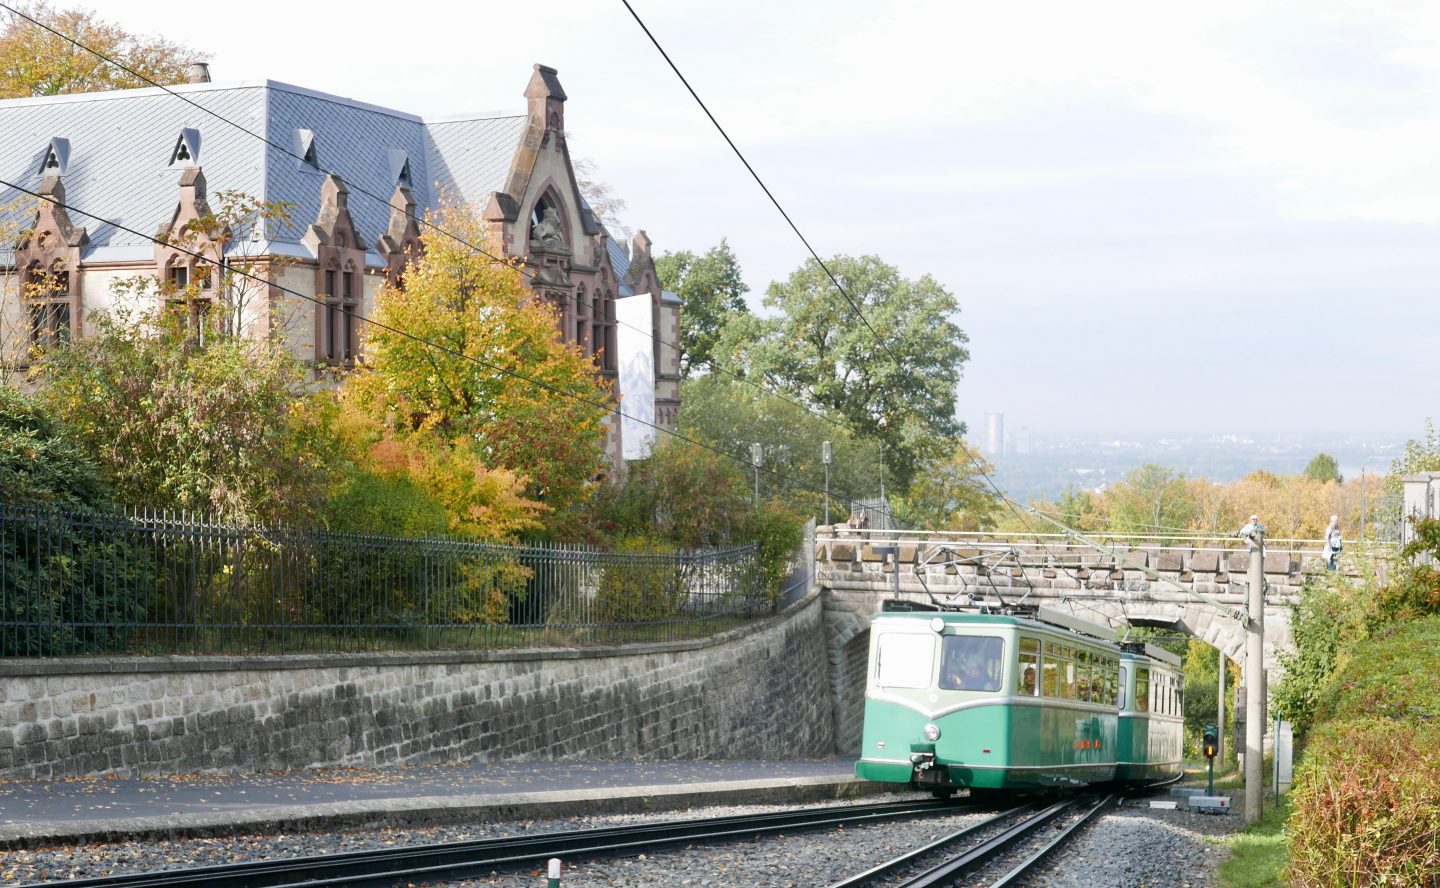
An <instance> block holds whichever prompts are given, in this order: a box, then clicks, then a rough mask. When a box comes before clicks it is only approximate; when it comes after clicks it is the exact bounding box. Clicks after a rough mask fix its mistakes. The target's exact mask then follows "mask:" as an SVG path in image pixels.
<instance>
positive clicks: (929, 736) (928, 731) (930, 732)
mask: <svg viewBox="0 0 1440 888" xmlns="http://www.w3.org/2000/svg"><path fill="white" fill-rule="evenodd" d="M925 739H926V740H929V741H930V742H931V743H934V742H935V741H936V740H939V739H940V726H939V725H937V724H934V723H931V724H928V725H926V726H925Z"/></svg>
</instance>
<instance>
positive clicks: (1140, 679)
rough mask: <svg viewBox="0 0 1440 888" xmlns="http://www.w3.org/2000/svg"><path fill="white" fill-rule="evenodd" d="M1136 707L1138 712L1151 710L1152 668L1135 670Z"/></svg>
mask: <svg viewBox="0 0 1440 888" xmlns="http://www.w3.org/2000/svg"><path fill="white" fill-rule="evenodd" d="M1135 709H1136V711H1138V712H1149V711H1150V670H1149V669H1136V670H1135Z"/></svg>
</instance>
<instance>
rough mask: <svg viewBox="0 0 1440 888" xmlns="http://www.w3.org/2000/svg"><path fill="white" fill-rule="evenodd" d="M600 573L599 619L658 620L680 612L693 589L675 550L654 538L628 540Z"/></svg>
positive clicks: (637, 621) (630, 621) (638, 621)
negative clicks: (686, 582)
mask: <svg viewBox="0 0 1440 888" xmlns="http://www.w3.org/2000/svg"><path fill="white" fill-rule="evenodd" d="M614 554H615V560H613V561H611V562H610V563H608V564H606V565H605V568H604V570H603V571H602V573H601V574H600V587H599V589H598V590H597V591H596V593H595V620H596V621H598V622H601V623H656V622H660V621H662V620H668V619H670V618H672V617H674V616H675V615H676V614H678V613H679V612H680V608H681V607H682V606H683V605H684V604H685V599H686V596H687V595H688V592H689V590H688V589H687V588H686V584H685V576H684V571H683V570H682V569H681V567H680V565H679V562H678V561H677V560H676V559H675V558H674V557H673V555H674V554H675V551H674V549H673V547H672V548H665V547H662V546H660V545H659V544H657V543H656V542H655V541H654V540H650V539H645V538H639V539H630V540H625V541H623V542H621V543H620V545H618V546H616V547H615V553H614Z"/></svg>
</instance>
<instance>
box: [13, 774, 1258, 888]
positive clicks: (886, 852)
mask: <svg viewBox="0 0 1440 888" xmlns="http://www.w3.org/2000/svg"><path fill="white" fill-rule="evenodd" d="M915 797H916V796H913V795H895V796H871V797H868V798H866V799H864V800H861V801H859V802H858V803H870V802H877V801H882V800H885V799H887V798H894V799H899V798H915ZM1143 804H1144V803H1138V804H1137V803H1127V805H1126V806H1125V807H1122V808H1117V809H1114V810H1112V811H1110V812H1107V813H1103V814H1101V815H1100V816H1098V817H1097V819H1096V820H1095V821H1094V822H1092V824H1091V825H1090V826H1089V827H1087V828H1086V830H1085V831H1084V832H1083V833H1082V834H1081V835H1080V836H1078V837H1077V838H1076V839H1075V840H1074V841H1072V842H1071V843H1070V844H1069V845H1068V846H1067V847H1066V849H1065V850H1064V851H1063V852H1062V854H1061V856H1060V858H1059V859H1058V860H1057V861H1056V862H1054V863H1052V864H1050V865H1048V866H1047V867H1045V868H1044V869H1042V870H1041V871H1040V872H1038V873H1036V874H1035V875H1034V877H1033V878H1032V879H1031V882H1030V883H1031V884H1032V885H1053V886H1060V888H1082V886H1095V888H1123V886H1151V888H1159V886H1172V885H1173V886H1205V885H1212V884H1214V870H1215V867H1216V866H1218V865H1219V863H1220V861H1222V860H1224V859H1225V857H1226V856H1227V851H1226V849H1225V847H1224V846H1223V845H1221V844H1219V843H1218V842H1216V841H1215V840H1214V839H1215V838H1216V837H1217V836H1220V835H1223V834H1226V833H1229V832H1232V831H1234V830H1236V829H1238V828H1239V826H1240V824H1241V822H1242V820H1243V818H1242V817H1241V815H1240V813H1239V812H1238V811H1237V812H1236V813H1233V814H1230V815H1227V816H1213V815H1203V814H1191V813H1189V812H1186V811H1183V810H1179V811H1167V810H1152V809H1150V808H1149V807H1148V806H1147V807H1141V806H1140V805H1143ZM786 807H788V806H727V807H711V808H703V809H702V808H695V809H691V810H688V811H683V812H674V813H671V814H660V815H655V814H645V815H638V814H637V815H624V816H614V817H576V818H566V819H556V820H527V821H514V822H496V823H486V824H476V825H448V826H438V827H425V828H394V827H387V828H374V829H354V830H346V831H342V832H328V833H323V832H318V833H289V834H276V835H263V836H230V837H223V838H204V839H184V840H173V841H151V842H117V843H106V844H92V845H80V846H56V847H46V848H35V849H24V850H12V851H6V852H3V853H0V884H12V885H13V884H22V883H27V882H38V881H53V880H60V879H75V878H84V877H89V876H99V875H105V874H110V873H124V872H146V871H153V870H160V869H174V868H179V867H188V866H203V865H213V864H220V863H230V862H236V861H244V860H267V859H275V858H289V857H302V856H310V855H324V854H335V853H338V852H343V851H359V850H365V849H370V848H389V847H395V846H397V845H406V844H424V843H432V842H447V841H461V840H466V839H480V838H487V837H493V836H514V835H525V834H533V833H536V832H549V831H555V830H573V829H586V828H591V827H599V826H613V825H619V824H626V823H637V822H645V821H653V820H668V819H675V818H678V817H716V816H725V815H730V814H738V813H747V812H754V811H770V810H784V809H785V808H786ZM988 816H990V814H989V813H978V812H973V811H966V810H965V809H958V810H957V813H956V814H954V815H951V816H946V817H930V818H921V819H915V820H906V821H899V822H896V823H890V824H884V825H873V826H861V827H853V826H852V827H847V828H845V829H841V830H833V831H829V832H809V833H798V834H787V835H780V836H774V837H770V838H765V839H761V840H758V841H748V842H735V843H727V844H722V845H715V846H703V847H692V848H688V849H684V850H678V851H673V852H664V853H660V854H657V855H654V856H651V857H646V858H643V859H641V858H630V859H614V860H603V861H596V862H593V863H583V862H582V863H576V864H574V865H569V864H567V865H566V867H565V874H564V879H563V882H562V884H563V885H564V886H565V888H590V886H594V888H599V886H605V888H625V886H636V888H639V886H680V885H685V886H706V888H724V886H735V888H771V886H774V888H782V886H785V888H788V886H797V888H798V886H805V888H819V886H824V885H827V884H830V883H831V882H834V881H838V880H839V879H842V878H845V877H847V876H850V875H853V874H854V873H856V872H859V871H861V870H863V869H866V868H868V867H871V866H874V865H876V864H879V863H882V862H884V861H886V860H889V859H890V858H892V857H895V856H898V855H900V854H902V853H904V852H905V851H908V850H910V849H913V848H915V847H916V846H918V845H920V844H924V843H926V842H929V841H933V840H934V839H936V838H939V837H940V836H943V835H946V834H948V833H952V832H955V831H956V830H959V829H963V828H964V827H966V826H970V825H973V824H975V823H978V822H980V821H982V820H984V819H985V818H986V817H988ZM463 884H466V885H472V886H482V885H483V886H499V888H511V886H514V888H520V886H524V888H534V886H536V885H542V884H544V872H543V870H541V869H538V868H537V869H533V870H529V871H525V872H521V873H513V874H497V875H494V876H489V877H485V878H480V879H473V880H469V881H467V882H465V883H463Z"/></svg>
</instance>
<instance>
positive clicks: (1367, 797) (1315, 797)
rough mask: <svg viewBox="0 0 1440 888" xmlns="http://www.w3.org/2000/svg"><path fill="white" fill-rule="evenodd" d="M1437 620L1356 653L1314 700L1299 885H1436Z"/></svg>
mask: <svg viewBox="0 0 1440 888" xmlns="http://www.w3.org/2000/svg"><path fill="white" fill-rule="evenodd" d="M1437 674H1440V616H1431V617H1427V618H1424V619H1421V620H1417V621H1414V622H1411V623H1405V624H1393V625H1391V626H1389V627H1388V628H1387V629H1385V630H1384V631H1383V632H1382V633H1381V634H1379V635H1376V636H1375V637H1373V638H1370V639H1367V640H1366V641H1364V642H1361V643H1359V644H1357V645H1355V647H1354V648H1353V650H1352V651H1351V652H1350V656H1349V658H1348V660H1347V662H1346V665H1345V666H1344V667H1343V668H1342V669H1340V670H1339V671H1338V672H1337V673H1336V674H1335V675H1334V676H1333V677H1331V678H1330V680H1329V681H1328V682H1326V683H1325V685H1324V686H1323V687H1321V688H1319V689H1318V690H1317V692H1316V694H1315V697H1316V699H1317V700H1319V701H1322V702H1321V703H1320V704H1319V705H1318V706H1317V707H1316V709H1315V716H1316V718H1317V719H1324V720H1325V721H1323V723H1320V724H1319V725H1318V726H1317V727H1316V728H1315V729H1314V730H1313V731H1312V733H1311V735H1310V737H1309V740H1308V742H1307V746H1306V750H1305V757H1304V759H1303V760H1302V762H1301V763H1300V767H1299V768H1298V769H1297V771H1296V781H1295V794H1294V798H1293V802H1294V805H1295V813H1294V814H1293V815H1292V817H1291V821H1290V827H1289V829H1290V833H1291V837H1292V838H1291V856H1292V860H1293V864H1292V866H1293V869H1294V875H1295V880H1296V884H1298V885H1302V886H1331V885H1335V886H1338V885H1419V884H1431V883H1432V882H1433V881H1434V880H1436V879H1440V684H1437V682H1436V680H1435V676H1436V675H1437Z"/></svg>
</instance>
